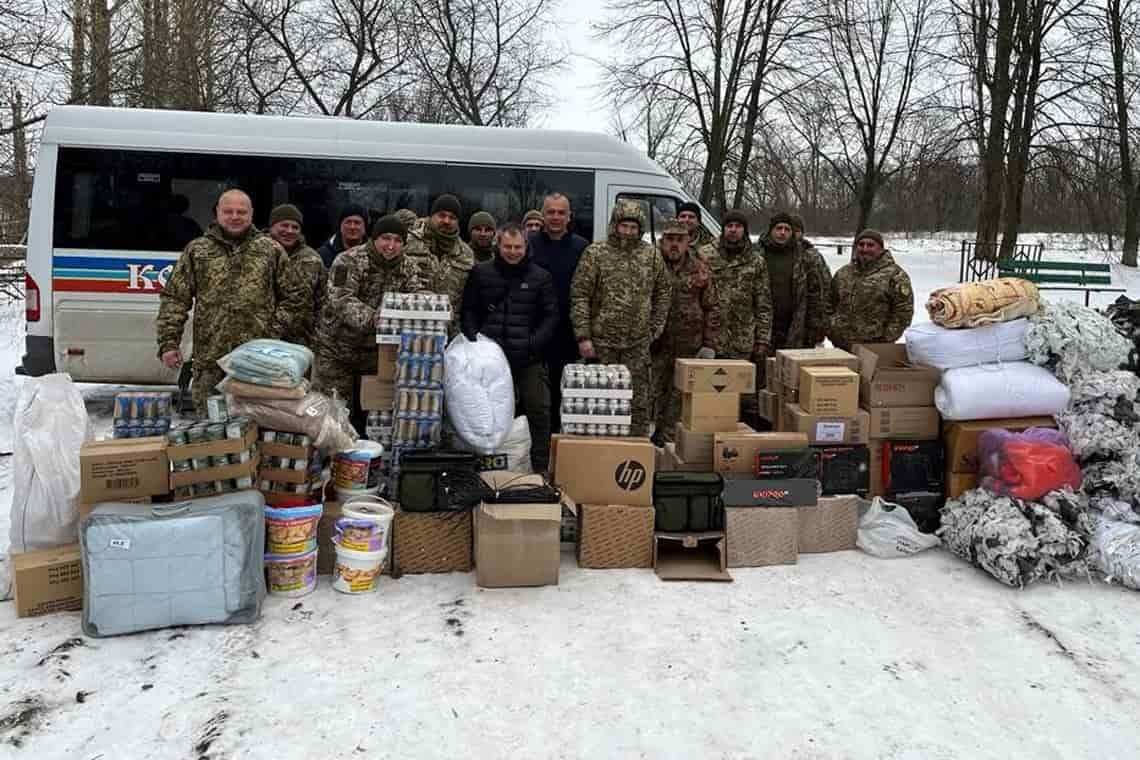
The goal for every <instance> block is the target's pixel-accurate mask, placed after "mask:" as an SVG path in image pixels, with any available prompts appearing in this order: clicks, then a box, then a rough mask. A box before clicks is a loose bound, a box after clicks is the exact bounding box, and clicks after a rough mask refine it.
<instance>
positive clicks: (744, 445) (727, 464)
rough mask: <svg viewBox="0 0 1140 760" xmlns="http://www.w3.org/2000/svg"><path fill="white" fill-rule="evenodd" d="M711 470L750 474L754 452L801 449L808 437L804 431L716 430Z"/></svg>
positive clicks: (753, 464)
mask: <svg viewBox="0 0 1140 760" xmlns="http://www.w3.org/2000/svg"><path fill="white" fill-rule="evenodd" d="M713 440H714V449H713V471H714V472H719V473H721V474H722V475H737V476H744V477H751V476H752V472H753V470H754V469H755V467H756V453H757V452H759V451H772V450H773V449H804V448H807V445H808V439H807V436H806V435H804V434H803V433H755V432H741V431H737V432H735V433H717V434H716V435H715V436H714V439H713Z"/></svg>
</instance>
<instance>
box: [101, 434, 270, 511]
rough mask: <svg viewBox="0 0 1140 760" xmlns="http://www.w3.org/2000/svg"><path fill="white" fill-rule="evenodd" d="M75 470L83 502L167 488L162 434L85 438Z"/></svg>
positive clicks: (167, 463)
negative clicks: (77, 468) (78, 478)
mask: <svg viewBox="0 0 1140 760" xmlns="http://www.w3.org/2000/svg"><path fill="white" fill-rule="evenodd" d="M79 470H80V475H81V483H80V491H79V495H80V500H81V501H83V502H84V503H86V504H94V503H96V502H100V501H121V500H124V499H136V498H139V497H143V496H159V495H162V494H166V493H169V492H170V460H169V459H167V457H166V437H165V436H154V437H152V438H118V439H112V440H109V441H89V442H87V443H85V444H83V446H82V448H80V449H79ZM246 474H247V475H248V474H249V473H246ZM231 477H232V476H231Z"/></svg>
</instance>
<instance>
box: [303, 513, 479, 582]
mask: <svg viewBox="0 0 1140 760" xmlns="http://www.w3.org/2000/svg"><path fill="white" fill-rule="evenodd" d="M392 527H393V530H392V552H393V565H394V567H393V570H392V574H393V575H398V574H401V573H407V574H408V575H416V574H420V573H466V572H469V571H470V570H471V565H472V550H471V546H472V534H473V526H472V519H471V512H467V511H464V512H404V511H403V510H400V509H397V510H396V519H395V520H394V521H393V526H392ZM318 545H319V538H318ZM320 562H321V555H320V554H319V553H318V554H317V568H318V572H320V567H321V565H320Z"/></svg>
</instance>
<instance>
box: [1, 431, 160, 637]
mask: <svg viewBox="0 0 1140 760" xmlns="http://www.w3.org/2000/svg"><path fill="white" fill-rule="evenodd" d="M135 440H139V439H135ZM11 558H12V583H13V587H14V589H15V593H16V615H17V616H18V617H35V616H37V615H47V614H48V613H51V612H62V611H64V610H81V609H83V565H82V562H81V561H80V559H79V544H69V545H67V546H59V547H55V548H52V549H38V550H36V551H30V552H24V553H23V554H13V555H11Z"/></svg>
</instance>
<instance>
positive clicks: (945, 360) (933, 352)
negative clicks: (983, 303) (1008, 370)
mask: <svg viewBox="0 0 1140 760" xmlns="http://www.w3.org/2000/svg"><path fill="white" fill-rule="evenodd" d="M1028 329H1029V320H1028V319H1025V318H1024V317H1022V318H1021V319H1015V320H1013V321H1012V322H998V323H997V324H993V325H986V326H985V327H971V328H967V329H961V330H948V329H946V328H945V327H939V326H938V325H936V324H934V323H933V322H922V323H920V324H917V325H911V326H910V327H908V328H907V329H906V332H905V333H903V337H904V338H905V340H906V355H907V357H908V358H909V359H910V361H911V363H912V364H921V365H923V366H924V367H935V368H937V369H943V370H946V369H954V368H955V367H972V366H974V365H975V364H986V363H993V362H1020V361H1025V358H1026V357H1027V356H1028V355H1029V354H1028V353H1027V352H1026V350H1025V333H1026V331H1028Z"/></svg>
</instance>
